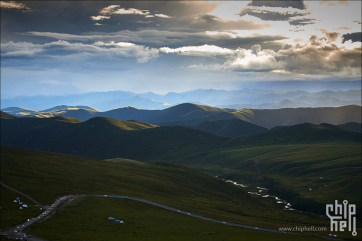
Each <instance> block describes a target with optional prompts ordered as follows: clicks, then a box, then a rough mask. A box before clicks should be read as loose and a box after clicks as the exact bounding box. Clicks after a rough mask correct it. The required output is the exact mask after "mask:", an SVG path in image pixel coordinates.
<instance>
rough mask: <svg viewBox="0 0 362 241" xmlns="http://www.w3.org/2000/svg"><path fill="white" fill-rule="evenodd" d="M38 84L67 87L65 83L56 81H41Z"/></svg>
mask: <svg viewBox="0 0 362 241" xmlns="http://www.w3.org/2000/svg"><path fill="white" fill-rule="evenodd" d="M38 83H40V84H50V85H67V84H66V83H63V82H60V81H58V80H41V81H39V82H38Z"/></svg>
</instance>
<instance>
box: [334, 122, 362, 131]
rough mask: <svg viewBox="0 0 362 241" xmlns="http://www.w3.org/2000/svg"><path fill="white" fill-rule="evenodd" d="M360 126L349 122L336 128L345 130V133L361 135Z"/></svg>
mask: <svg viewBox="0 0 362 241" xmlns="http://www.w3.org/2000/svg"><path fill="white" fill-rule="evenodd" d="M361 125H362V124H361V123H357V122H349V123H344V124H340V125H338V126H339V127H342V128H343V129H345V130H347V131H351V132H358V133H361Z"/></svg>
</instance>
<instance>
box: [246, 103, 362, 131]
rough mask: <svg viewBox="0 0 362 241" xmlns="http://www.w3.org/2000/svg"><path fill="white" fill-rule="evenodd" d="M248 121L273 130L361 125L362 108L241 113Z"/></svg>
mask: <svg viewBox="0 0 362 241" xmlns="http://www.w3.org/2000/svg"><path fill="white" fill-rule="evenodd" d="M241 114H242V115H243V116H244V117H245V118H246V119H247V120H248V121H250V122H252V123H254V124H257V125H260V126H265V127H267V128H272V127H274V126H290V125H296V124H301V123H305V122H308V123H311V124H320V123H330V124H333V125H338V124H344V123H347V122H359V123H361V106H357V105H348V106H342V107H325V108H296V109H293V108H286V109H276V110H250V113H247V114H244V113H241Z"/></svg>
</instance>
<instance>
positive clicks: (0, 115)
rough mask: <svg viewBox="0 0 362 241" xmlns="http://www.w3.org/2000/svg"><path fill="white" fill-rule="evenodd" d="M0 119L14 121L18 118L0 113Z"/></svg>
mask: <svg viewBox="0 0 362 241" xmlns="http://www.w3.org/2000/svg"><path fill="white" fill-rule="evenodd" d="M0 118H2V119H15V118H18V117H16V116H14V115H10V114H8V113H6V112H4V111H0Z"/></svg>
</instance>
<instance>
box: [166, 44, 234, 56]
mask: <svg viewBox="0 0 362 241" xmlns="http://www.w3.org/2000/svg"><path fill="white" fill-rule="evenodd" d="M160 51H161V52H164V53H178V54H181V55H189V56H209V57H210V56H216V55H229V54H231V53H232V52H233V51H232V50H230V49H227V48H221V47H218V46H215V45H207V44H205V45H202V46H186V47H181V48H175V49H171V48H168V47H162V48H160Z"/></svg>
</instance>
